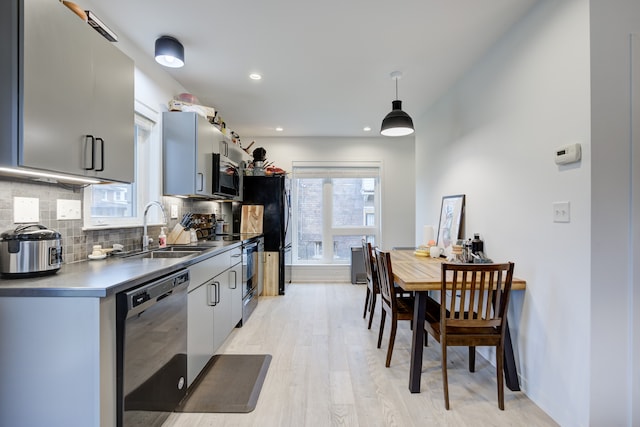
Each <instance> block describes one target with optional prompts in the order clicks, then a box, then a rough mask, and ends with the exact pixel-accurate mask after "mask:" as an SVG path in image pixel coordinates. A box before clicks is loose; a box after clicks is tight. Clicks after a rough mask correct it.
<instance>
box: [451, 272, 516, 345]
mask: <svg viewBox="0 0 640 427" xmlns="http://www.w3.org/2000/svg"><path fill="white" fill-rule="evenodd" d="M512 279H513V263H504V264H448V263H443V264H442V282H441V295H442V297H443V298H444V299H445V300H443V302H442V303H441V306H440V307H441V309H440V321H441V325H442V334H443V335H444V334H446V333H447V329H448V328H455V329H456V330H458V331H460V330H464V329H466V330H473V329H477V328H497V329H498V330H500V329H501V328H503V326H504V319H505V310H506V308H507V304H508V301H509V294H510V291H511V282H512ZM447 280H449V281H450V283H451V287H450V288H448V287H447ZM447 291H449V293H448V292H447ZM449 332H451V330H449Z"/></svg>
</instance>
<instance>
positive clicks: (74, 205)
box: [56, 199, 82, 220]
mask: <svg viewBox="0 0 640 427" xmlns="http://www.w3.org/2000/svg"><path fill="white" fill-rule="evenodd" d="M56 202H57V206H56V207H57V209H56V218H57V219H59V220H68V219H80V218H82V216H81V212H80V211H81V209H82V203H81V202H80V200H64V199H58V200H57V201H56Z"/></svg>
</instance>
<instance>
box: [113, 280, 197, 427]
mask: <svg viewBox="0 0 640 427" xmlns="http://www.w3.org/2000/svg"><path fill="white" fill-rule="evenodd" d="M188 285H189V272H188V271H187V270H180V271H178V272H176V273H173V274H170V275H168V276H165V277H162V278H160V279H157V280H154V281H152V282H150V283H147V284H143V285H141V286H139V287H136V288H135V289H132V290H130V291H126V292H121V293H119V294H117V295H116V339H117V341H116V349H117V358H116V372H117V377H116V383H117V425H118V427H128V426H142V425H144V426H161V425H162V423H163V422H164V421H165V420H166V419H167V418H168V417H169V414H171V412H173V410H174V409H175V408H176V406H177V405H178V404H179V403H180V401H181V400H182V398H184V396H185V394H186V391H187V382H186V381H187V287H188Z"/></svg>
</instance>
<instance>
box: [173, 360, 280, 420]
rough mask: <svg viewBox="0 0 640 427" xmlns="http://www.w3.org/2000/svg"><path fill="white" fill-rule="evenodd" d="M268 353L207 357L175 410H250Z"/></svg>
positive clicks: (269, 361) (264, 370) (263, 373)
mask: <svg viewBox="0 0 640 427" xmlns="http://www.w3.org/2000/svg"><path fill="white" fill-rule="evenodd" d="M270 363H271V355H269V354H219V355H215V356H213V357H212V358H211V360H209V362H208V363H207V366H206V367H205V368H204V370H203V371H202V372H201V373H200V375H199V376H198V378H197V379H196V381H195V382H194V383H193V385H192V386H191V388H190V390H189V392H188V393H187V396H186V397H185V399H184V400H183V401H182V403H181V404H180V405H179V406H178V408H176V410H175V412H226V413H231V412H239V413H245V412H251V411H253V410H254V409H255V407H256V404H257V403H258V396H260V390H261V389H262V384H263V382H264V379H265V376H266V375H267V370H268V369H269V364H270Z"/></svg>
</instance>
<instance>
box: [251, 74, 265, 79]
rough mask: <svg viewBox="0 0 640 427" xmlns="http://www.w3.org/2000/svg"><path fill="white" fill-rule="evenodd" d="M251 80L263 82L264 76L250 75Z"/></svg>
mask: <svg viewBox="0 0 640 427" xmlns="http://www.w3.org/2000/svg"><path fill="white" fill-rule="evenodd" d="M249 78H250V79H251V80H262V76H261V75H260V74H258V73H251V74H249Z"/></svg>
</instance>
